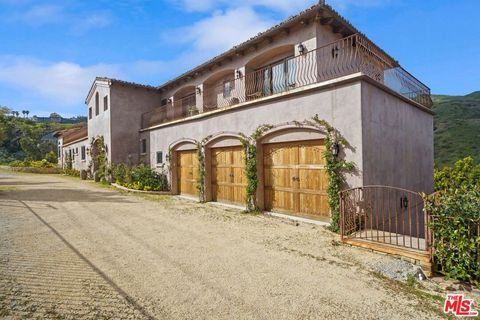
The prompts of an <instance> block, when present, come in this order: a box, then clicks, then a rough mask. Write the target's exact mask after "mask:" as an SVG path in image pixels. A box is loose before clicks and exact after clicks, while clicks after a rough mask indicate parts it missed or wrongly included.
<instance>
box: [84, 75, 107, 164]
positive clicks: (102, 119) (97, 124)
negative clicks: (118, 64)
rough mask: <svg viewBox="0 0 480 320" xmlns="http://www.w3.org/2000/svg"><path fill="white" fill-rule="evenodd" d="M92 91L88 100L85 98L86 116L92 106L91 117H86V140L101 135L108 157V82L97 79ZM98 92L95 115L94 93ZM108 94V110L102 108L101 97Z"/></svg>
mask: <svg viewBox="0 0 480 320" xmlns="http://www.w3.org/2000/svg"><path fill="white" fill-rule="evenodd" d="M94 89H95V90H94V91H92V95H91V97H90V99H89V100H87V117H88V109H89V108H90V107H91V108H92V119H88V141H89V142H90V141H92V139H93V138H97V137H99V136H103V139H104V141H105V144H106V145H107V146H108V154H107V157H108V159H111V157H112V153H111V152H112V148H111V146H112V135H111V111H112V101H111V94H110V86H109V82H108V81H106V80H97V81H95V84H94ZM97 92H98V94H99V98H100V99H99V100H100V106H99V115H98V116H97V115H95V94H96V93H97ZM105 96H108V104H109V106H108V110H106V111H104V110H103V98H104V97H105Z"/></svg>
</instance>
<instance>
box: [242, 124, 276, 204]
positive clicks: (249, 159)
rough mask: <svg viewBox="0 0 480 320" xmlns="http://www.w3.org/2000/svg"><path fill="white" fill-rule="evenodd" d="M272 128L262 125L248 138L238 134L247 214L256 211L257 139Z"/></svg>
mask: <svg viewBox="0 0 480 320" xmlns="http://www.w3.org/2000/svg"><path fill="white" fill-rule="evenodd" d="M271 128H273V126H271V125H267V124H263V125H261V126H259V127H257V129H256V130H255V132H253V134H252V135H250V137H247V136H245V135H244V134H242V133H240V137H241V139H240V142H241V143H242V146H243V148H244V150H245V176H246V178H247V189H246V194H247V199H246V202H247V212H252V211H255V210H257V199H256V194H257V188H258V176H257V139H258V138H259V137H261V136H262V135H263V134H264V133H265V132H267V131H268V130H270V129H271Z"/></svg>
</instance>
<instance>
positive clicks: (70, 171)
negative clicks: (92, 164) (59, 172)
mask: <svg viewBox="0 0 480 320" xmlns="http://www.w3.org/2000/svg"><path fill="white" fill-rule="evenodd" d="M63 174H66V175H67V176H72V177H80V171H78V170H76V169H69V168H64V169H63Z"/></svg>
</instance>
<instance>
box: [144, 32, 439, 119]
mask: <svg viewBox="0 0 480 320" xmlns="http://www.w3.org/2000/svg"><path fill="white" fill-rule="evenodd" d="M284 50H291V56H290V57H288V58H284V59H281V60H280V61H276V62H274V63H271V64H268V65H266V66H265V63H257V64H261V65H262V67H260V68H256V65H255V63H252V64H250V63H249V64H250V65H249V64H247V66H246V68H245V70H246V72H245V74H244V75H242V74H239V73H238V72H236V73H235V72H234V70H230V71H228V70H227V71H223V72H222V73H220V74H217V75H214V76H212V77H211V78H209V79H207V80H206V81H205V82H204V83H203V93H202V92H201V89H200V88H196V87H194V86H191V87H187V88H185V89H181V90H180V91H181V92H177V93H176V94H175V95H174V97H173V101H171V100H169V103H168V104H167V105H166V106H162V107H159V108H157V109H155V110H153V111H151V112H148V113H145V114H143V115H142V128H149V127H152V126H156V125H159V124H162V123H167V122H171V121H175V120H179V119H184V118H188V117H190V116H193V115H196V114H199V113H207V112H212V111H214V110H217V109H224V108H229V107H232V106H235V105H238V104H241V103H245V102H248V101H254V100H257V99H261V98H265V97H269V96H273V95H276V94H279V93H287V92H288V91H291V90H293V89H297V88H302V87H305V86H308V85H313V84H317V83H321V82H324V81H328V80H333V79H336V78H339V77H343V76H348V75H351V74H356V73H362V74H364V75H366V76H368V77H370V78H371V79H373V80H375V81H377V82H379V83H381V84H383V85H385V86H387V87H389V88H390V89H392V90H393V91H395V92H397V93H399V94H400V95H402V96H404V97H405V98H408V99H410V100H412V101H414V102H416V103H419V104H421V105H423V106H424V107H426V108H431V106H432V100H431V97H430V89H429V88H428V87H427V86H425V85H424V84H423V83H421V82H420V81H419V80H417V79H416V78H415V77H413V76H412V75H411V74H410V73H408V72H407V71H406V70H404V69H403V68H402V67H401V66H400V65H399V64H398V63H397V62H396V61H394V60H392V59H391V58H389V57H388V56H387V55H386V54H385V53H383V51H382V50H380V49H379V48H378V47H377V46H376V45H374V44H373V43H372V42H370V41H369V40H367V39H366V38H364V37H363V36H361V35H359V34H354V35H352V36H349V37H346V38H343V39H340V40H338V41H335V42H333V43H330V44H328V45H326V46H323V47H320V48H317V49H315V50H311V51H308V52H303V53H302V52H300V54H298V55H296V56H293V55H294V53H293V51H294V48H293V46H292V47H291V48H290V49H288V48H284Z"/></svg>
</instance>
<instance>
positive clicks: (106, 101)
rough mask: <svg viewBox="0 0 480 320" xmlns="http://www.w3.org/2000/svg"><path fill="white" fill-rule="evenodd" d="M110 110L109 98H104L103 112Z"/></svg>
mask: <svg viewBox="0 0 480 320" xmlns="http://www.w3.org/2000/svg"><path fill="white" fill-rule="evenodd" d="M107 110H108V96H105V97H103V111H107Z"/></svg>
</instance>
